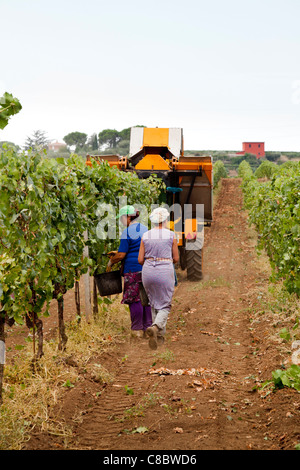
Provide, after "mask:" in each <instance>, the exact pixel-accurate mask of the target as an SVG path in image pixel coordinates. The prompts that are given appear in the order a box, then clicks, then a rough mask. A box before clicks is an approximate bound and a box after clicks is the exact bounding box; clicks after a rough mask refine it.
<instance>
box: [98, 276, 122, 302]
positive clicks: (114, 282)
mask: <svg viewBox="0 0 300 470" xmlns="http://www.w3.org/2000/svg"><path fill="white" fill-rule="evenodd" d="M94 278H95V281H96V285H97V288H98V291H99V294H100V295H101V296H102V297H105V296H106V295H113V294H120V293H121V292H122V276H121V272H120V271H110V272H108V273H101V274H94Z"/></svg>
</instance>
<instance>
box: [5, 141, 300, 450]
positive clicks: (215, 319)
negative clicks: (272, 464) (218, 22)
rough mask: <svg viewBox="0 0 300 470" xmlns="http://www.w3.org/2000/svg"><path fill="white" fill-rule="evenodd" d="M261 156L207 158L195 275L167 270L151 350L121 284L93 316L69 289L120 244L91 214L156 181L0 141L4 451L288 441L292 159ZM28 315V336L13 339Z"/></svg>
mask: <svg viewBox="0 0 300 470" xmlns="http://www.w3.org/2000/svg"><path fill="white" fill-rule="evenodd" d="M264 166H265V167H266V168H264V167H263V166H262V167H261V168H260V172H259V171H258V170H259V169H258V170H257V172H255V173H253V171H252V169H251V167H249V165H248V164H247V162H242V163H241V164H240V166H239V179H237V178H226V172H224V168H223V166H222V165H221V164H220V163H218V165H217V166H216V168H215V170H216V172H215V176H216V179H215V186H218V188H217V190H218V191H217V193H216V194H217V197H216V202H215V208H214V211H215V215H214V223H213V225H212V227H211V228H207V229H206V238H205V252H204V253H205V255H204V266H205V269H204V278H203V280H202V281H201V282H194V283H193V282H189V281H187V279H186V277H185V276H186V274H185V272H181V271H180V270H178V280H179V285H178V287H177V288H176V291H175V296H174V302H173V306H172V314H171V318H170V323H169V326H168V333H167V338H166V344H165V346H164V347H163V348H162V349H161V350H159V351H158V352H156V353H153V352H149V350H148V349H147V342H142V343H138V342H135V341H130V340H129V339H128V337H129V331H130V326H129V317H128V311H127V310H126V308H123V307H124V306H121V305H120V297H119V296H116V298H113V299H107V298H105V299H99V297H98V299H96V303H98V305H100V307H101V308H100V312H99V313H98V314H97V315H95V316H94V317H93V318H91V319H89V321H86V319H85V318H84V317H83V318H82V317H81V315H82V310H83V308H82V304H81V303H80V300H81V301H82V297H83V293H82V282H81V281H82V276H83V275H86V273H88V274H89V275H90V276H91V279H92V276H93V274H94V273H96V272H103V271H105V267H106V264H107V256H106V255H105V254H106V253H107V252H109V251H110V250H114V249H117V247H118V238H116V239H114V238H113V237H111V238H110V236H108V237H106V238H104V237H103V236H102V235H103V233H102V231H103V227H104V226H103V225H101V226H100V225H99V219H101V218H103V217H105V216H106V214H107V213H108V212H109V211H110V210H111V208H112V207H116V208H118V207H119V204H120V200H122V198H124V197H126V198H127V202H128V203H129V204H134V205H137V204H141V205H142V206H145V207H147V208H150V206H151V205H152V204H156V203H158V202H159V201H160V197H161V196H160V195H161V189H162V184H161V183H160V181H159V180H158V179H157V178H155V177H151V178H149V179H147V180H142V179H139V178H138V177H137V176H136V175H135V174H134V173H131V172H122V171H119V170H117V169H115V168H110V167H109V165H108V164H106V163H101V164H98V163H92V164H91V166H87V165H86V164H85V162H84V161H83V159H82V158H79V157H77V156H75V155H73V156H71V157H70V158H68V159H66V160H64V159H60V158H57V159H48V158H47V155H46V154H40V153H38V152H29V153H28V154H27V155H25V154H22V155H20V154H17V153H16V152H15V151H14V150H12V149H6V150H3V151H2V152H1V153H0V302H1V315H0V322H1V323H0V345H1V344H3V345H4V344H5V342H7V343H9V345H10V348H9V351H8V352H7V353H8V354H7V356H8V360H7V364H6V365H5V366H4V362H5V361H1V362H3V364H0V367H1V369H0V381H1V383H0V386H1V400H2V406H1V414H0V430H1V434H2V435H1V437H0V449H24V448H25V449H62V448H63V449H100V450H107V449H116V450H117V449H126V450H130V449H131V450H133V449H143V450H145V449H147V450H149V449H152V450H158V449H175V450H176V449H181V450H185V449H186V450H192V449H197V450H203V449H295V448H299V442H300V435H299V430H298V429H297V422H299V413H300V409H299V390H300V368H299V366H297V365H296V364H295V363H292V361H291V352H292V347H291V344H292V342H294V343H296V342H297V341H298V340H299V339H300V337H299V306H300V303H299V296H300V267H299V261H300V260H299V239H300V206H299V195H300V164H293V165H282V166H281V167H280V168H279V167H276V165H274V166H272V165H271V167H272V168H271V167H270V165H264ZM109 229H110V230H109V231H108V233H110V234H113V233H115V229H117V227H113V226H110V227H109ZM87 250H88V256H87V255H86V253H87ZM97 311H98V309H97ZM54 317H55V320H56V319H57V323H56V322H55V321H54ZM65 318H67V321H65ZM55 323H56V330H57V338H56V336H53V335H52V336H51V334H50V328H49V324H51V327H52V326H53V325H54V324H55ZM45 325H46V326H45ZM25 327H26V328H28V332H30V335H28V338H27V333H23V336H24V335H25V337H26V339H29V341H28V344H27V346H28V348H27V346H26V347H25V346H24V347H22V350H21V349H20V348H19V350H14V351H13V350H12V347H13V345H15V344H16V340H15V339H13V336H14V334H15V335H16V331H19V329H20V328H23V329H24V328H25ZM10 336H11V338H10ZM36 336H37V347H36V344H35V337H36ZM45 338H51V339H50V340H48V339H45Z"/></svg>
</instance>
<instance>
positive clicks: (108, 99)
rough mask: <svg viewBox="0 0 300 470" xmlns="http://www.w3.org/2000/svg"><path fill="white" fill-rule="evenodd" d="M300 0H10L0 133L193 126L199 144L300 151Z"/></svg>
mask: <svg viewBox="0 0 300 470" xmlns="http://www.w3.org/2000/svg"><path fill="white" fill-rule="evenodd" d="M299 18H300V1H299V0H285V1H284V2H283V1H282V0H251V1H249V0H243V1H241V0H226V1H224V0H206V1H203V0H185V1H183V0H159V1H158V0H149V1H148V2H146V1H143V0H139V1H137V0H127V1H126V2H125V1H124V0H114V1H108V0H107V1H103V0H98V1H97V0H85V1H82V0H80V1H78V0H59V1H58V0H51V1H50V0H0V19H1V48H0V96H2V94H3V93H4V92H5V91H7V92H9V93H12V94H13V96H15V97H17V98H18V99H19V100H20V102H21V104H22V107H23V108H22V110H21V112H20V113H19V114H18V115H16V116H13V117H12V118H11V120H10V122H9V124H8V126H7V127H6V128H5V129H4V130H0V141H3V140H9V141H12V142H14V143H16V144H18V145H20V146H23V145H24V143H25V141H26V138H27V136H30V135H32V133H33V132H34V131H35V130H43V131H45V132H46V134H47V136H48V138H49V139H51V140H58V141H60V142H62V139H63V137H64V136H65V135H66V134H68V133H70V132H73V131H79V132H85V133H86V134H88V135H92V134H93V133H99V132H101V131H102V130H103V129H108V128H109V129H117V130H119V131H120V130H122V129H124V128H128V127H131V126H134V125H144V126H147V127H156V126H158V127H180V128H183V134H184V146H185V149H189V150H237V151H238V150H242V142H244V141H262V142H265V149H266V150H269V151H298V152H300V60H299V55H300V30H299Z"/></svg>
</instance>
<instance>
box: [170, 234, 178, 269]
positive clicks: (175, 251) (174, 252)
mask: <svg viewBox="0 0 300 470" xmlns="http://www.w3.org/2000/svg"><path fill="white" fill-rule="evenodd" d="M172 256H173V263H174V264H176V263H178V261H179V253H178V244H177V240H176V237H174V240H173V245H172Z"/></svg>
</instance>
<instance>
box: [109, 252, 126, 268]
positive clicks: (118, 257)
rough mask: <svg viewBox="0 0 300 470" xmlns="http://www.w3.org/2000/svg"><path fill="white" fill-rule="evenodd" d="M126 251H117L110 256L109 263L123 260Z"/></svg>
mask: <svg viewBox="0 0 300 470" xmlns="http://www.w3.org/2000/svg"><path fill="white" fill-rule="evenodd" d="M126 255H127V253H122V252H117V253H115V254H114V255H113V256H111V258H110V263H111V265H113V264H116V263H119V261H123V259H124V258H125V256H126Z"/></svg>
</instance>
